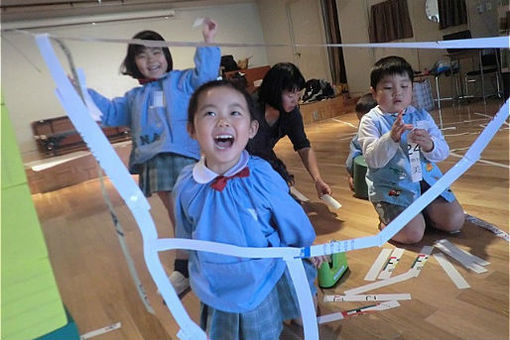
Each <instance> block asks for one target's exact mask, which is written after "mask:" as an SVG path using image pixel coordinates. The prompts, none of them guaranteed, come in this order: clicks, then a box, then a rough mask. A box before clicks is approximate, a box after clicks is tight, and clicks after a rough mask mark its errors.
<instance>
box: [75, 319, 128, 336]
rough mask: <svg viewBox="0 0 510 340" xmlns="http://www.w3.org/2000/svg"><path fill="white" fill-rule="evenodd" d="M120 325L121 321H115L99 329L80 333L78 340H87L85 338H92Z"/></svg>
mask: <svg viewBox="0 0 510 340" xmlns="http://www.w3.org/2000/svg"><path fill="white" fill-rule="evenodd" d="M120 326H121V323H120V322H117V323H114V324H113V325H110V326H106V327H103V328H99V329H96V330H95V331H90V332H87V333H85V334H83V335H80V340H87V339H90V338H93V337H95V336H98V335H101V334H105V333H108V332H111V331H114V330H116V329H119V328H120Z"/></svg>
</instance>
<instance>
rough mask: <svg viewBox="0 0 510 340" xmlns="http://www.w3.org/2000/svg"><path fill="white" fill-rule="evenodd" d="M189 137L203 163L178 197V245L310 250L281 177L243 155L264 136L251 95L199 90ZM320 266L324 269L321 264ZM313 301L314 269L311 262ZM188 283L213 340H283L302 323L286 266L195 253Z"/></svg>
mask: <svg viewBox="0 0 510 340" xmlns="http://www.w3.org/2000/svg"><path fill="white" fill-rule="evenodd" d="M188 112H189V114H188V124H189V125H188V129H189V132H190V135H191V136H192V137H193V138H194V139H196V140H197V141H198V143H199V144H200V147H201V150H202V153H203V157H202V158H201V160H200V161H199V162H198V163H197V164H195V165H190V166H187V167H186V168H184V169H183V171H182V172H181V175H180V176H179V179H178V180H177V183H176V185H175V188H174V191H173V194H174V201H175V216H176V233H177V237H181V238H190V239H197V240H206V241H214V242H220V243H226V244H232V245H236V246H242V247H260V248H264V247H287V246H290V247H304V246H310V245H311V244H312V242H313V241H314V240H315V232H314V229H313V227H312V225H311V224H310V221H309V219H308V217H307V216H306V214H305V212H304V211H303V209H302V208H301V206H300V205H299V204H298V203H297V202H296V201H295V200H294V199H293V198H292V197H291V196H290V195H289V193H288V187H287V184H286V182H285V181H284V180H283V179H282V177H281V176H280V175H279V174H278V173H277V172H276V171H275V170H273V168H272V167H271V165H270V164H269V163H268V162H266V161H265V160H263V159H261V158H258V157H255V156H250V154H249V153H248V152H247V151H246V150H245V147H246V144H247V143H248V140H249V139H250V138H252V137H253V136H254V135H255V134H256V132H257V128H258V122H257V121H256V120H255V117H254V114H253V113H254V109H253V102H252V99H251V97H250V95H249V94H248V93H246V92H245V91H244V90H242V89H239V88H237V87H236V85H234V84H232V83H230V82H228V81H214V82H210V83H207V84H205V85H203V86H201V87H200V88H199V89H198V90H197V91H196V92H195V93H194V94H193V96H192V98H191V100H190V105H189V111H188ZM316 264H317V265H319V264H320V263H318V262H317V263H316ZM305 269H306V271H307V276H308V278H309V284H310V286H311V289H312V293H313V294H315V293H316V289H315V288H314V286H313V282H314V280H315V276H316V270H315V268H314V266H313V265H312V264H311V263H310V262H309V261H305ZM189 272H190V280H191V281H190V282H191V287H192V289H193V291H194V293H195V294H196V295H197V296H198V298H199V299H200V301H201V319H200V320H201V321H200V323H201V327H202V328H203V329H204V330H205V331H206V332H207V334H208V336H209V339H211V340H229V339H232V340H234V339H250V340H277V339H279V336H280V333H281V331H282V328H283V325H282V322H283V321H284V320H288V319H294V318H297V317H299V308H298V302H297V297H296V293H295V290H294V287H293V285H292V283H291V279H290V276H289V273H288V270H287V269H286V264H285V262H284V261H283V259H281V258H262V259H250V258H241V257H232V256H226V255H219V254H213V253H207V252H197V251H189Z"/></svg>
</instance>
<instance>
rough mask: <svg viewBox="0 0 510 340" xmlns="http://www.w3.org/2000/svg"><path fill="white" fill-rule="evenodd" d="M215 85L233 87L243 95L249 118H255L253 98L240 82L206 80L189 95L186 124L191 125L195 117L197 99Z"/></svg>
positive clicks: (215, 86)
mask: <svg viewBox="0 0 510 340" xmlns="http://www.w3.org/2000/svg"><path fill="white" fill-rule="evenodd" d="M217 87H227V88H230V89H233V90H235V91H237V92H239V93H240V94H242V95H243V97H244V99H245V100H246V104H247V106H248V111H250V119H251V120H256V118H255V117H256V116H255V104H254V102H253V98H252V97H251V95H250V94H249V93H248V92H247V91H246V90H245V89H244V87H242V86H241V85H240V84H238V83H236V82H232V81H230V80H213V81H210V82H207V83H205V84H203V85H202V86H200V87H199V88H198V89H196V90H195V92H193V95H192V96H191V99H190V100H189V106H188V124H191V125H192V126H193V120H194V119H195V113H196V112H197V110H198V101H199V100H200V96H201V95H202V94H203V93H204V92H205V91H207V90H209V89H212V88H217Z"/></svg>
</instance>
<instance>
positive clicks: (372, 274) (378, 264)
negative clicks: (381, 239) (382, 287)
mask: <svg viewBox="0 0 510 340" xmlns="http://www.w3.org/2000/svg"><path fill="white" fill-rule="evenodd" d="M390 254H391V249H390V248H384V249H381V252H380V253H379V256H377V259H376V260H375V262H374V263H373V264H372V267H370V269H369V271H368V273H367V275H365V281H375V280H376V279H377V274H379V272H380V271H381V269H382V267H383V266H384V262H385V261H386V259H387V258H388V256H390Z"/></svg>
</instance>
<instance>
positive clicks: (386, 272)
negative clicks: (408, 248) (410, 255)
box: [378, 248, 405, 280]
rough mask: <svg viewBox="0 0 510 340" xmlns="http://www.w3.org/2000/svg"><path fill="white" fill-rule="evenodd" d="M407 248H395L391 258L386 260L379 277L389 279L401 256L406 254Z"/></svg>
mask: <svg viewBox="0 0 510 340" xmlns="http://www.w3.org/2000/svg"><path fill="white" fill-rule="evenodd" d="M404 251H405V249H404V248H395V249H393V252H392V253H391V256H390V258H389V259H388V261H387V262H386V265H385V266H384V268H383V270H382V272H381V273H380V274H379V276H378V279H379V280H384V279H389V278H390V276H391V274H392V273H393V271H394V270H395V268H396V267H397V265H398V263H399V261H400V258H401V257H402V255H403V254H404Z"/></svg>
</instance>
